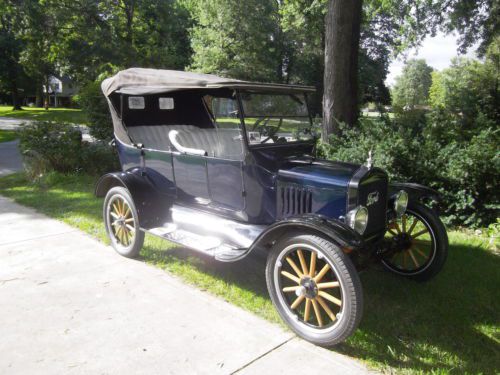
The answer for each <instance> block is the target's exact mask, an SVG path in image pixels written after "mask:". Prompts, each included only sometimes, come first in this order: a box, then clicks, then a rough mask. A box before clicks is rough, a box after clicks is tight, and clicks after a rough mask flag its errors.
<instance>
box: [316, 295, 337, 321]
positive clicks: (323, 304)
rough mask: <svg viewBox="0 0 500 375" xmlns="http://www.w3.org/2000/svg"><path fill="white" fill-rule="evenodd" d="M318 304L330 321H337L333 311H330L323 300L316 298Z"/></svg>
mask: <svg viewBox="0 0 500 375" xmlns="http://www.w3.org/2000/svg"><path fill="white" fill-rule="evenodd" d="M318 302H319V304H320V305H321V307H322V308H323V310H325V312H326V315H328V316H329V317H330V319H331V320H332V321H335V320H336V319H337V317H336V316H335V314H334V313H333V311H332V310H330V308H329V307H328V305H327V304H326V302H325V300H324V299H323V298H321V297H319V296H318Z"/></svg>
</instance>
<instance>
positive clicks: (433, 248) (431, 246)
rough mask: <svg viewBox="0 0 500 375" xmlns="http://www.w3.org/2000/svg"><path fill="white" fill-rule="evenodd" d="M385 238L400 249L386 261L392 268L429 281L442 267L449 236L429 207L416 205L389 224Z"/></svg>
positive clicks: (394, 270) (401, 273)
mask: <svg viewBox="0 0 500 375" xmlns="http://www.w3.org/2000/svg"><path fill="white" fill-rule="evenodd" d="M385 237H386V240H388V241H390V242H391V247H392V248H394V249H396V250H395V251H394V252H393V253H392V254H390V255H388V256H387V257H385V258H384V259H383V260H382V263H383V264H384V266H385V267H387V268H388V269H390V270H391V271H393V272H395V273H397V274H400V275H403V276H408V277H413V278H415V279H420V280H426V279H428V278H429V277H431V276H434V275H435V274H436V273H437V272H438V271H439V270H441V268H442V266H443V264H444V261H445V259H446V254H447V248H448V238H447V236H446V230H445V229H444V226H443V224H442V223H441V221H440V220H439V218H438V217H437V215H436V214H435V213H434V212H433V211H431V210H430V209H429V208H427V207H425V206H423V205H420V204H413V206H411V207H409V208H408V210H407V211H406V213H405V214H404V215H403V216H402V217H401V218H398V219H396V220H394V221H392V222H391V223H389V225H388V229H387V232H386V236H385Z"/></svg>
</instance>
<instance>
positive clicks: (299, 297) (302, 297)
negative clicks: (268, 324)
mask: <svg viewBox="0 0 500 375" xmlns="http://www.w3.org/2000/svg"><path fill="white" fill-rule="evenodd" d="M304 298H306V297H305V296H298V297H297V299H296V300H295V301H293V303H292V305H291V306H290V308H291V309H292V310H295V309H296V308H297V307H299V305H300V304H301V303H302V301H303V300H304Z"/></svg>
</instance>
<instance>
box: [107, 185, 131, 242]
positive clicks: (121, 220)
mask: <svg viewBox="0 0 500 375" xmlns="http://www.w3.org/2000/svg"><path fill="white" fill-rule="evenodd" d="M109 204H110V209H109V218H108V219H109V220H110V222H111V228H112V230H113V232H112V233H113V236H114V239H115V241H117V242H118V243H119V244H120V245H122V246H128V245H129V244H130V243H131V242H132V241H133V239H134V236H135V232H136V228H135V223H134V218H133V216H132V210H131V209H130V206H129V205H128V203H127V201H126V200H125V199H124V198H123V197H122V196H119V195H115V196H113V197H112V198H111V200H110V202H109Z"/></svg>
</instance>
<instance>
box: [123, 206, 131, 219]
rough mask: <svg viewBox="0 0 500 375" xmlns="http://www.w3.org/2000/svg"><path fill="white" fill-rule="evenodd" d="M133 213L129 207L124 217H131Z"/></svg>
mask: <svg viewBox="0 0 500 375" xmlns="http://www.w3.org/2000/svg"><path fill="white" fill-rule="evenodd" d="M131 213H132V211H130V207H129V206H128V205H127V209H126V211H125V215H123V216H125V217H129V214H131Z"/></svg>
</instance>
